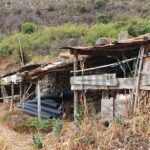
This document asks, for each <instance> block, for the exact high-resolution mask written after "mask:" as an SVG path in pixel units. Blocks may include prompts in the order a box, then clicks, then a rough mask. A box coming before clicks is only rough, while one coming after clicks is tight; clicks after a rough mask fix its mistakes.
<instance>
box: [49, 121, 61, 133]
mask: <svg viewBox="0 0 150 150" xmlns="http://www.w3.org/2000/svg"><path fill="white" fill-rule="evenodd" d="M62 129H63V123H62V121H61V120H53V130H52V131H53V133H54V134H55V135H59V134H60V132H61V130H62Z"/></svg>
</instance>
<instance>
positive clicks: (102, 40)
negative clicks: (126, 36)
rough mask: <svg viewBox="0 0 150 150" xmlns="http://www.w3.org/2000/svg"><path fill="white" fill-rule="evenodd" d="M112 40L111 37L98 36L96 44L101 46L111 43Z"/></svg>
mask: <svg viewBox="0 0 150 150" xmlns="http://www.w3.org/2000/svg"><path fill="white" fill-rule="evenodd" d="M111 42H112V40H111V39H109V38H105V37H104V38H98V39H97V40H96V43H95V45H96V46H99V45H106V44H110V43H111Z"/></svg>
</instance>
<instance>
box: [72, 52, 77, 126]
mask: <svg viewBox="0 0 150 150" xmlns="http://www.w3.org/2000/svg"><path fill="white" fill-rule="evenodd" d="M73 69H74V71H76V70H78V53H77V51H76V50H74V63H73ZM76 75H77V73H76V72H74V76H76ZM77 115H78V91H77V90H75V91H74V123H75V124H76V125H77Z"/></svg>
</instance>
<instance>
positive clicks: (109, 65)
mask: <svg viewBox="0 0 150 150" xmlns="http://www.w3.org/2000/svg"><path fill="white" fill-rule="evenodd" d="M136 59H137V57H134V58H130V59H127V60H123V61H121V62H116V63H112V64H108V65H103V66H98V67H93V68H87V69H82V70H77V71H75V72H76V73H79V72H82V71H84V72H85V71H92V70H96V69H103V68H107V67H116V66H118V65H120V64H124V63H127V62H130V61H134V60H136ZM73 72H74V71H71V73H73Z"/></svg>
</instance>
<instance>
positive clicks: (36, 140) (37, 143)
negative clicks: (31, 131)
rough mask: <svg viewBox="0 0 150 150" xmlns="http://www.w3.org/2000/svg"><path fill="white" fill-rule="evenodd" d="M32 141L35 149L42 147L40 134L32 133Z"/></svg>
mask: <svg viewBox="0 0 150 150" xmlns="http://www.w3.org/2000/svg"><path fill="white" fill-rule="evenodd" d="M32 143H33V146H34V148H36V149H41V148H42V147H43V144H42V137H41V136H40V135H33V137H32Z"/></svg>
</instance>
